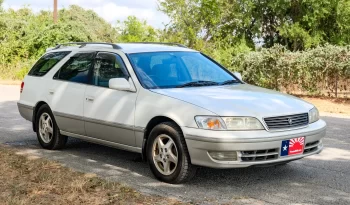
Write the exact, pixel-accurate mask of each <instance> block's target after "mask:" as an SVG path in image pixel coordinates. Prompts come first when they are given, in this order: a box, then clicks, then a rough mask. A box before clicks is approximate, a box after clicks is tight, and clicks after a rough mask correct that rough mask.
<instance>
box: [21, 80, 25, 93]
mask: <svg viewBox="0 0 350 205" xmlns="http://www.w3.org/2000/svg"><path fill="white" fill-rule="evenodd" d="M23 88H24V82H22V83H21V93H22V92H23Z"/></svg>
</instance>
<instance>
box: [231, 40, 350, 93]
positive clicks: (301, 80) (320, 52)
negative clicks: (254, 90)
mask: <svg viewBox="0 0 350 205" xmlns="http://www.w3.org/2000/svg"><path fill="white" fill-rule="evenodd" d="M230 69H231V70H235V71H238V72H241V73H242V76H243V78H244V80H245V81H246V82H247V83H250V84H254V85H258V86H262V87H266V88H270V89H275V90H281V91H286V92H287V93H292V94H311V95H328V96H336V97H337V96H338V94H339V93H343V95H346V94H347V92H348V91H349V89H350V84H349V83H350V47H349V46H348V47H341V46H333V45H326V46H324V47H317V48H314V49H309V50H306V51H300V52H291V51H289V50H287V49H285V48H284V47H283V46H281V45H275V46H274V47H272V48H269V49H265V48H263V49H261V50H260V51H256V52H250V53H246V54H240V55H238V56H236V57H234V59H233V62H232V65H231V67H230Z"/></svg>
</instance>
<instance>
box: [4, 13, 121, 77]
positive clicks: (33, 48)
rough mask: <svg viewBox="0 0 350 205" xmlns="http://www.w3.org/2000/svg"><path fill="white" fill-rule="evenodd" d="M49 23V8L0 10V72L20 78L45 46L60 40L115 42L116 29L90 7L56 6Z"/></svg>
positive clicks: (50, 15) (42, 51)
mask: <svg viewBox="0 0 350 205" xmlns="http://www.w3.org/2000/svg"><path fill="white" fill-rule="evenodd" d="M59 17H60V18H59V21H58V22H57V24H54V23H53V19H52V12H50V11H40V12H39V13H34V12H32V10H31V9H29V8H27V7H24V8H21V9H19V10H17V11H15V10H13V9H8V10H5V11H2V12H0V73H1V75H2V76H7V78H21V77H22V76H23V75H24V74H26V72H27V70H28V69H29V67H31V64H32V63H33V62H34V61H35V60H36V59H37V58H38V57H39V56H40V55H42V54H43V53H44V52H45V50H46V49H47V48H48V47H52V46H55V45H56V44H58V43H62V42H63V43H64V42H76V41H77V42H79V41H85V42H88V41H101V42H115V40H116V39H117V37H118V34H117V31H116V29H115V28H114V27H112V25H110V24H109V23H107V22H106V21H105V20H104V19H102V18H101V17H99V16H98V15H97V14H96V13H95V12H93V11H92V10H85V9H83V8H81V7H79V6H70V7H69V8H68V9H61V10H59Z"/></svg>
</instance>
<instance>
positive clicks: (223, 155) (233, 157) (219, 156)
mask: <svg viewBox="0 0 350 205" xmlns="http://www.w3.org/2000/svg"><path fill="white" fill-rule="evenodd" d="M208 153H209V155H210V156H211V158H213V159H215V160H218V161H237V152H235V151H232V152H212V151H210V152H208Z"/></svg>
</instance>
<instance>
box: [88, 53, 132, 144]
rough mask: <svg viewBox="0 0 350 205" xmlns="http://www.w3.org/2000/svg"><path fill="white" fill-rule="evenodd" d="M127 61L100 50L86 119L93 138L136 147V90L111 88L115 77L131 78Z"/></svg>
mask: <svg viewBox="0 0 350 205" xmlns="http://www.w3.org/2000/svg"><path fill="white" fill-rule="evenodd" d="M128 76H129V75H128V73H127V70H126V67H125V64H124V62H123V60H122V58H121V57H120V55H118V54H116V53H108V52H100V53H98V54H97V56H96V61H95V64H94V71H93V74H92V85H88V86H87V88H86V91H85V101H84V117H85V118H84V119H85V130H86V134H87V136H89V137H94V138H97V139H101V140H104V141H109V142H114V143H118V144H122V145H128V146H134V145H135V135H134V115H135V101H136V97H137V93H136V92H130V91H119V90H113V89H110V88H109V85H108V83H109V80H110V79H111V78H126V79H128V80H129V82H131V83H132V80H131V79H130V78H129V77H128Z"/></svg>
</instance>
